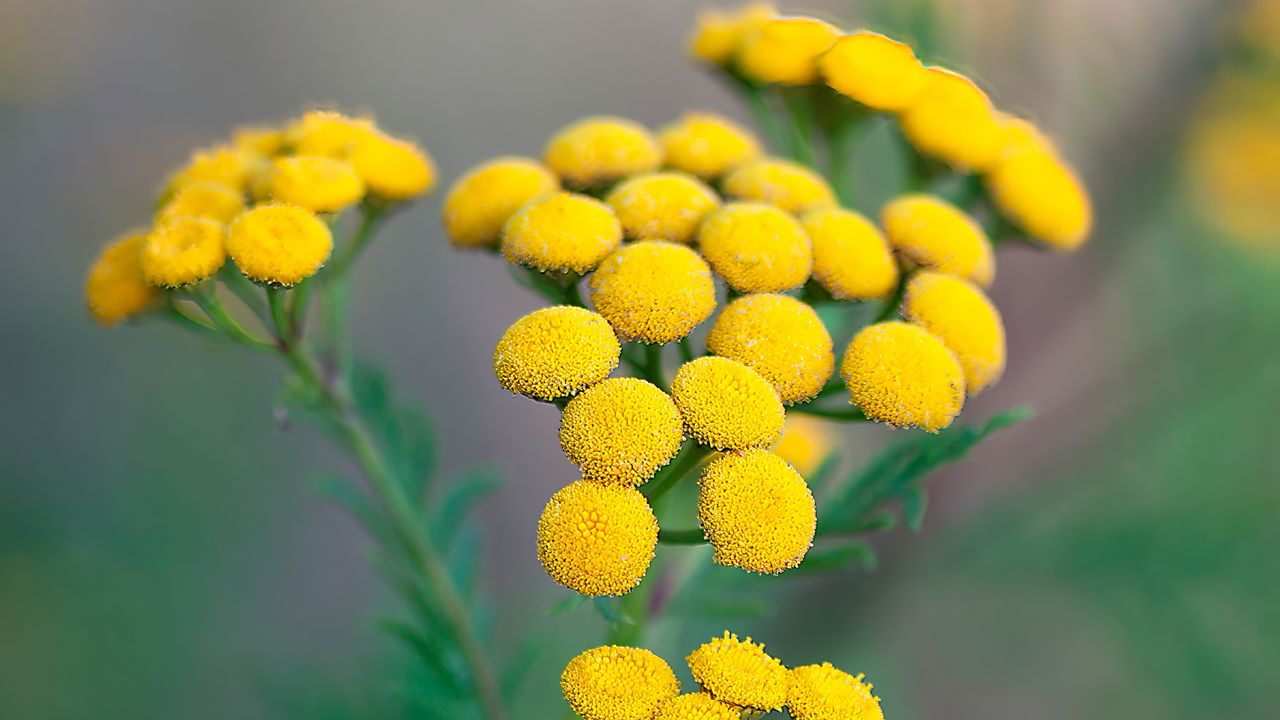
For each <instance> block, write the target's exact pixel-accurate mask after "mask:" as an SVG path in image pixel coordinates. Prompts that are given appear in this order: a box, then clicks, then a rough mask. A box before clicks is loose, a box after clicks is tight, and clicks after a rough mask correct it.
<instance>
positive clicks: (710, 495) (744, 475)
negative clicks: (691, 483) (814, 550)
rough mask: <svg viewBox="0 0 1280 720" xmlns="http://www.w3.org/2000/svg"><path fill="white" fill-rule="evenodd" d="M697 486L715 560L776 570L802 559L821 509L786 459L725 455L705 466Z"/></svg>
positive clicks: (701, 517)
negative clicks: (818, 509) (816, 507)
mask: <svg viewBox="0 0 1280 720" xmlns="http://www.w3.org/2000/svg"><path fill="white" fill-rule="evenodd" d="M698 486H699V492H698V523H699V524H700V525H701V526H702V529H703V532H705V533H706V535H707V540H708V541H709V542H710V543H711V547H712V549H713V550H714V551H715V556H714V559H715V562H716V563H718V564H720V565H727V566H729V567H736V568H742V569H743V570H749V571H751V572H757V573H762V574H776V573H780V572H782V571H783V570H789V569H791V568H794V567H796V566H797V565H799V564H800V561H802V560H804V556H805V553H807V552H808V551H809V547H810V546H811V545H812V544H813V534H814V532H815V530H816V529H817V523H818V519H817V510H816V509H815V507H814V503H813V494H812V493H810V492H809V486H808V485H806V484H805V482H804V478H802V477H800V473H798V472H796V471H795V469H793V468H792V467H791V466H790V465H788V464H787V461H785V460H783V459H782V458H780V457H778V456H777V455H774V454H773V453H771V452H768V451H766V450H749V451H747V452H745V453H743V454H741V455H724V456H723V457H721V458H719V459H718V460H716V461H715V462H713V463H711V464H710V465H708V466H707V469H706V471H705V472H704V473H703V475H702V480H701V481H700V482H699V483H698Z"/></svg>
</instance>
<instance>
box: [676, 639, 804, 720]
mask: <svg viewBox="0 0 1280 720" xmlns="http://www.w3.org/2000/svg"><path fill="white" fill-rule="evenodd" d="M687 661H688V663H689V671H690V672H691V673H692V674H693V679H694V680H696V681H697V682H698V684H699V685H701V686H702V687H703V689H705V690H706V691H707V692H709V693H711V694H712V695H713V696H715V698H716V699H717V700H719V701H721V702H726V703H729V704H731V705H738V706H740V707H746V708H753V709H756V710H776V709H778V708H780V707H782V706H783V704H784V703H786V701H787V669H786V668H785V667H783V665H782V663H781V662H779V661H778V660H777V659H776V658H773V657H770V656H769V655H768V654H766V653H765V651H764V644H763V643H760V644H756V643H753V642H751V638H749V637H748V638H747V639H746V640H745V641H743V640H739V639H738V636H737V635H735V634H733V633H730V632H728V631H726V632H725V634H724V636H723V637H718V638H714V639H712V640H711V642H709V643H706V644H704V645H702V646H700V647H699V648H698V649H697V650H694V651H693V652H692V653H690V654H689V657H688V658H687Z"/></svg>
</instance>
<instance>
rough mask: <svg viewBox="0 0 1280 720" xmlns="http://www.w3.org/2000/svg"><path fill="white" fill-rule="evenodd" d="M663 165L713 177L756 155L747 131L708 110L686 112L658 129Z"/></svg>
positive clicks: (755, 145) (757, 149) (755, 142)
mask: <svg viewBox="0 0 1280 720" xmlns="http://www.w3.org/2000/svg"><path fill="white" fill-rule="evenodd" d="M658 142H659V143H661V145H662V150H663V154H664V155H665V156H666V158H667V167H670V168H674V169H676V170H682V171H684V172H687V173H689V174H690V175H696V176H698V177H700V178H702V179H703V180H714V179H715V178H718V177H720V176H721V175H723V174H725V173H726V172H728V171H729V170H731V169H733V168H734V167H736V166H738V165H741V164H743V163H745V162H748V161H750V160H754V159H756V158H757V157H759V156H760V141H759V140H757V139H756V137H755V135H753V134H752V133H751V131H750V130H747V129H746V128H744V127H742V126H741V125H739V124H737V123H735V122H733V121H732V120H729V119H728V118H725V117H721V116H719V115H713V114H711V113H688V114H686V115H685V116H683V117H681V118H680V119H679V120H677V121H676V122H674V123H671V124H670V125H668V126H666V127H664V128H662V129H661V130H659V131H658Z"/></svg>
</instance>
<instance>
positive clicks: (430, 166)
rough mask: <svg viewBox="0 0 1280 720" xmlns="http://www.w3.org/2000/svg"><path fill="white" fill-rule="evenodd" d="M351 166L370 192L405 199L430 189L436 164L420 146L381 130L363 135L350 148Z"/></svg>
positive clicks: (433, 183) (379, 195) (434, 179)
mask: <svg viewBox="0 0 1280 720" xmlns="http://www.w3.org/2000/svg"><path fill="white" fill-rule="evenodd" d="M351 166H352V167H353V168H354V169H355V171H356V175H359V176H360V179H361V180H363V181H364V184H365V187H367V188H369V192H371V193H373V194H374V195H377V196H378V197H382V198H386V199H387V200H407V199H409V198H411V197H414V196H417V195H422V194H423V193H427V192H430V191H431V189H432V188H433V187H435V184H436V166H435V163H434V162H432V160H431V156H430V155H428V154H427V153H426V151H425V150H423V149H422V148H421V147H418V145H416V144H415V143H411V142H409V141H407V140H399V139H397V138H393V137H390V136H388V135H387V134H385V133H381V132H370V133H367V134H366V135H364V136H362V137H361V138H360V139H359V140H358V141H357V142H356V144H355V147H354V148H353V149H352V151H351Z"/></svg>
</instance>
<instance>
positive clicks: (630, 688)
mask: <svg viewBox="0 0 1280 720" xmlns="http://www.w3.org/2000/svg"><path fill="white" fill-rule="evenodd" d="M560 689H561V690H563V691H564V697H565V699H566V700H568V701H569V706H570V707H572V708H573V711H574V712H576V713H577V714H578V715H580V716H582V717H584V718H586V720H650V719H651V718H653V716H654V713H656V712H657V711H658V708H659V707H660V706H662V705H663V704H664V703H667V702H669V701H670V700H672V699H673V698H675V697H676V695H677V694H678V693H679V692H680V683H679V681H678V680H676V676H675V673H674V672H672V671H671V666H669V665H667V663H666V662H665V661H663V659H662V658H660V657H658V656H657V655H654V654H653V653H651V652H649V651H648V650H644V649H641V648H631V647H618V646H616V645H606V646H604V647H598V648H592V649H590V650H587V651H585V652H583V653H581V654H580V655H578V656H577V657H575V658H573V659H572V660H570V661H569V664H568V665H566V666H565V669H564V672H563V673H561V675H560ZM677 717H683V716H677ZM694 717H697V716H694ZM711 717H714V716H711Z"/></svg>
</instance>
